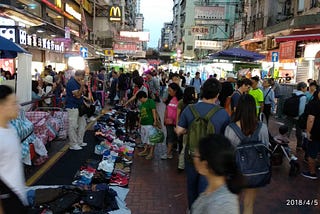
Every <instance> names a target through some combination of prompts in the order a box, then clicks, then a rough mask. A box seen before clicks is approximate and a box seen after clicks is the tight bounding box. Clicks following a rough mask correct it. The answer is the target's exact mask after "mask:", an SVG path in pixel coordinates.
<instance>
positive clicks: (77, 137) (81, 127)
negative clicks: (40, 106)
mask: <svg viewBox="0 0 320 214" xmlns="http://www.w3.org/2000/svg"><path fill="white" fill-rule="evenodd" d="M84 76H85V72H84V71H83V70H77V71H76V72H75V75H74V77H71V79H70V80H69V81H68V83H67V87H66V92H67V95H66V109H67V111H68V119H69V129H68V135H69V145H70V147H69V149H71V150H81V149H82V146H86V145H87V144H86V143H84V142H83V136H84V132H85V127H86V120H85V118H84V116H83V115H82V116H81V117H80V115H79V107H80V106H81V105H82V103H83V97H82V94H83V92H84V90H85V82H84Z"/></svg>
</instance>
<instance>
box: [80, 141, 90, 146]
mask: <svg viewBox="0 0 320 214" xmlns="http://www.w3.org/2000/svg"><path fill="white" fill-rule="evenodd" d="M87 145H88V144H87V143H83V142H82V143H80V144H79V146H87Z"/></svg>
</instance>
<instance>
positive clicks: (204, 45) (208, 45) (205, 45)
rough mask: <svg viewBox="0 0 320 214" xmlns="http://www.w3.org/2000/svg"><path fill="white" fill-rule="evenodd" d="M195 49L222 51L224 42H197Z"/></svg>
mask: <svg viewBox="0 0 320 214" xmlns="http://www.w3.org/2000/svg"><path fill="white" fill-rule="evenodd" d="M194 47H195V48H199V49H210V50H221V48H222V42H220V41H211V40H195V45H194Z"/></svg>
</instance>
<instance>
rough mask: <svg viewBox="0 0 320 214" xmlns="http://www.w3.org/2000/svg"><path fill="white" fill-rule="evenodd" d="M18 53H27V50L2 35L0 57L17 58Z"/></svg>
mask: <svg viewBox="0 0 320 214" xmlns="http://www.w3.org/2000/svg"><path fill="white" fill-rule="evenodd" d="M17 53H27V51H26V50H25V49H23V48H22V47H20V46H19V45H17V44H16V43H14V42H12V41H10V40H8V39H6V38H3V37H2V36H0V59H4V58H8V59H13V58H16V57H17Z"/></svg>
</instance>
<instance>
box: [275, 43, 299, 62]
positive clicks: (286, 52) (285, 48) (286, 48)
mask: <svg viewBox="0 0 320 214" xmlns="http://www.w3.org/2000/svg"><path fill="white" fill-rule="evenodd" d="M279 51H280V54H279V59H280V60H283V59H295V56H296V41H289V42H283V43H280V48H279Z"/></svg>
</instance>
